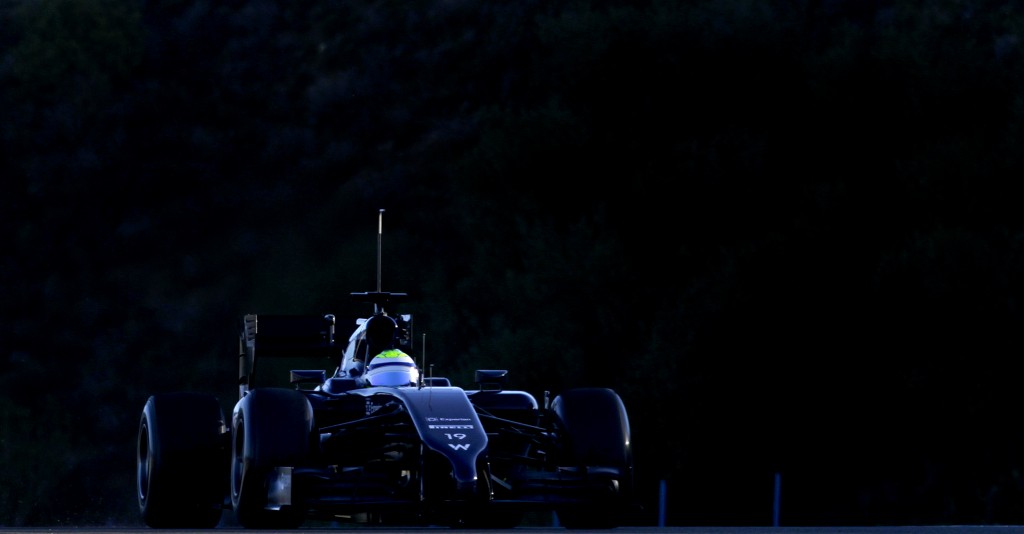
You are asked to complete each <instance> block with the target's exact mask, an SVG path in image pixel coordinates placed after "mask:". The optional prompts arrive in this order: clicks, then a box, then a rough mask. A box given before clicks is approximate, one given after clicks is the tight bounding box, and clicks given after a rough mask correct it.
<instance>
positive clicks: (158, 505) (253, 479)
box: [137, 235, 633, 529]
mask: <svg viewBox="0 0 1024 534" xmlns="http://www.w3.org/2000/svg"><path fill="white" fill-rule="evenodd" d="M378 243H379V235H378ZM379 255H380V252H379V244H378V268H379V261H380V258H379ZM352 295H353V296H354V297H355V298H357V299H359V300H361V301H364V302H367V303H372V304H373V305H374V313H373V315H372V316H370V317H368V318H365V319H358V320H356V328H355V330H354V332H352V334H351V335H350V336H349V337H348V339H347V343H338V342H337V341H336V339H335V326H336V319H335V317H334V316H333V315H311V316H284V315H255V314H253V315H245V316H244V318H243V324H242V325H241V334H240V338H239V345H240V347H239V354H238V357H239V377H238V380H239V381H238V384H239V399H238V401H237V402H236V403H235V405H234V409H233V410H232V413H231V418H230V419H226V418H225V417H224V411H223V409H222V407H221V405H220V401H219V400H218V399H217V397H215V396H214V395H209V394H203V393H195V392H178V393H164V394H156V395H152V396H151V397H150V398H149V399H148V400H147V402H146V404H145V407H144V408H143V410H142V416H141V422H140V425H139V436H138V460H137V466H138V473H137V481H138V483H137V486H138V500H139V509H140V512H141V515H142V520H143V521H144V522H145V524H146V525H148V526H150V527H154V528H213V527H215V526H217V525H218V524H219V523H220V520H221V515H222V511H223V510H226V509H227V510H233V512H234V518H235V520H237V523H238V524H239V525H241V526H242V527H245V528H297V527H299V526H300V525H302V524H303V523H304V522H305V521H307V520H319V521H329V522H332V523H333V522H342V521H352V522H364V523H381V524H415V525H446V526H451V527H472V528H512V527H515V526H517V525H519V524H520V523H521V521H523V518H524V517H525V514H527V513H528V512H531V511H553V512H555V514H556V515H555V517H557V520H558V523H560V524H561V525H562V526H564V527H567V528H570V529H577V528H613V527H616V526H618V525H619V523H620V521H621V520H622V517H623V515H622V513H623V511H624V510H626V509H627V508H628V507H629V506H630V504H631V501H632V494H633V459H632V450H631V443H630V430H629V420H628V417H627V414H626V409H625V407H624V405H623V402H622V400H621V399H620V398H619V396H618V394H617V393H615V392H614V391H613V390H610V389H605V388H578V389H570V390H567V391H564V392H561V393H560V394H558V395H556V396H554V397H553V398H551V396H550V394H549V393H548V392H545V393H544V395H543V402H542V403H538V402H537V400H536V398H535V397H534V396H533V395H531V394H530V393H527V392H525V391H514V390H509V389H505V385H506V378H507V372H506V371H504V370H486V369H482V370H478V371H477V372H476V382H477V383H476V384H475V387H474V388H471V389H463V388H461V387H456V386H453V385H452V384H451V383H450V381H449V380H448V379H447V378H437V377H428V376H424V373H423V370H422V369H421V368H420V366H417V365H416V363H415V361H414V359H413V358H412V357H410V356H409V354H410V353H411V352H412V350H411V349H412V341H413V337H412V317H411V315H391V314H389V311H388V310H387V309H386V308H388V307H389V306H390V305H391V304H392V303H395V302H398V301H400V300H401V299H402V298H403V297H405V294H404V293H389V292H383V291H380V283H379V277H378V287H377V291H373V292H365V293H353V294H352ZM307 357H314V358H323V359H326V360H330V361H332V362H334V363H332V365H337V367H336V368H335V370H334V371H333V372H332V373H331V374H330V375H328V373H327V371H326V370H322V369H312V370H310V369H308V368H303V369H298V370H289V372H288V373H287V374H288V376H289V377H290V380H289V382H290V385H288V386H285V387H270V386H267V387H263V386H259V387H257V377H258V376H262V374H264V373H267V372H268V370H271V369H273V365H271V364H270V363H268V362H271V361H275V360H276V361H278V362H280V361H282V360H285V361H297V359H300V358H307Z"/></svg>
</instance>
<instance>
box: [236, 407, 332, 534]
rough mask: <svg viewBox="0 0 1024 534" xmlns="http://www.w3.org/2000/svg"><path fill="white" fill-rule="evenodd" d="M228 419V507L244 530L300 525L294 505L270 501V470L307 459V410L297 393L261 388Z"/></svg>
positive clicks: (300, 515)
mask: <svg viewBox="0 0 1024 534" xmlns="http://www.w3.org/2000/svg"><path fill="white" fill-rule="evenodd" d="M231 419H232V423H231V435H232V445H231V506H232V508H234V510H235V518H236V519H237V521H238V523H239V524H240V525H242V526H243V527H245V528H272V529H290V528H298V527H299V526H301V525H302V523H303V521H304V519H305V517H304V515H305V511H304V510H302V508H301V505H299V504H298V503H291V504H286V505H278V504H272V503H270V502H269V499H268V490H269V480H270V475H271V472H272V471H274V470H275V469H276V468H278V467H295V466H299V465H302V464H303V463H304V462H305V461H307V460H308V455H309V454H310V452H311V436H312V432H313V408H312V406H310V404H309V401H308V400H307V399H306V397H305V396H304V395H303V394H302V393H299V392H298V391H294V390H290V389H283V388H264V389H256V390H252V391H250V392H249V393H248V394H246V396H245V397H243V398H242V399H241V400H239V401H238V404H237V405H235V409H234V412H233V414H232V418H231Z"/></svg>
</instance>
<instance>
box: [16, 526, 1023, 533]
mask: <svg viewBox="0 0 1024 534" xmlns="http://www.w3.org/2000/svg"><path fill="white" fill-rule="evenodd" d="M352 531H359V532H364V533H371V532H381V533H394V532H439V531H449V532H457V533H458V534H496V533H506V534H507V533H522V534H554V533H560V534H566V533H569V532H572V533H578V534H597V533H605V534H630V533H637V534H961V533H963V534H1016V533H1021V534H1024V525H941V526H897V527H838V526H821V527H786V526H779V527H772V526H764V527H675V526H669V527H619V528H616V529H612V530H595V531H585V530H574V531H569V530H566V529H564V528H558V527H519V528H516V529H504V530H502V529H489V530H469V529H466V530H461V529H450V528H440V527H420V528H416V527H402V528H397V527H377V526H369V527H368V526H356V527H351V526H344V527H338V528H301V529H298V530H284V531H273V530H256V531H254V530H245V529H236V528H218V529H214V530H173V529H162V530H156V529H147V528H144V527H142V528H114V527H111V528H95V527H84V528H82V527H78V528H75V527H52V528H4V527H0V534H2V533H8V532H10V533H47V534H50V533H52V534H59V533H63V532H67V533H74V534H124V533H139V534H142V533H147V534H199V533H207V534H213V533H216V534H221V533H243V532H244V533H247V534H253V533H255V532H259V533H260V534H288V533H291V534H295V533H296V532H352Z"/></svg>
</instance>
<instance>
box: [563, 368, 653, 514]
mask: <svg viewBox="0 0 1024 534" xmlns="http://www.w3.org/2000/svg"><path fill="white" fill-rule="evenodd" d="M551 410H552V411H553V412H554V414H555V420H556V423H557V425H558V428H559V432H560V433H561V435H562V455H563V458H561V461H560V464H561V465H568V466H572V467H576V468H577V469H579V470H581V471H582V472H586V473H587V476H588V477H593V478H597V479H600V480H605V481H607V485H604V486H601V487H603V488H605V489H604V490H601V491H598V492H597V493H595V494H594V495H592V496H590V497H589V498H588V499H587V500H586V502H584V503H582V504H577V505H570V506H562V507H560V508H558V509H557V510H556V512H557V514H558V520H559V522H560V523H561V524H562V525H563V526H565V527H566V528H568V529H610V528H615V527H617V526H618V525H619V523H620V522H621V520H622V516H623V511H624V510H625V509H626V508H628V504H629V503H628V501H629V499H630V498H631V494H632V491H633V453H632V448H631V447H632V446H631V444H630V431H629V417H628V416H627V414H626V408H625V405H624V404H623V403H622V399H620V398H619V395H618V394H617V393H615V392H614V391H613V390H611V389H607V388H577V389H571V390H568V391H566V392H564V393H562V394H561V395H559V396H557V397H555V399H554V400H553V401H552V403H551Z"/></svg>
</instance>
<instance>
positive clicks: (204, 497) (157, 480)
mask: <svg viewBox="0 0 1024 534" xmlns="http://www.w3.org/2000/svg"><path fill="white" fill-rule="evenodd" d="M226 432H227V429H226V425H225V423H224V411H223V410H222V409H221V406H220V402H219V401H218V400H217V398H216V397H214V396H213V395H205V394H201V393H165V394H159V395H153V396H151V397H149V399H148V400H147V401H146V405H145V407H144V408H143V409H142V417H141V420H140V422H139V435H138V447H137V453H138V454H137V462H136V463H137V470H136V474H137V476H136V481H137V484H136V486H137V490H138V491H137V493H138V499H139V512H140V513H141V515H142V521H143V522H144V523H145V524H146V525H148V526H149V527H152V528H187V529H192V528H213V527H216V526H217V524H218V523H219V522H220V518H221V512H222V511H223V507H224V506H223V505H224V497H225V494H226V489H227V484H226V482H227V453H226V449H225V448H224V443H225V440H224V437H225V434H226Z"/></svg>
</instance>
